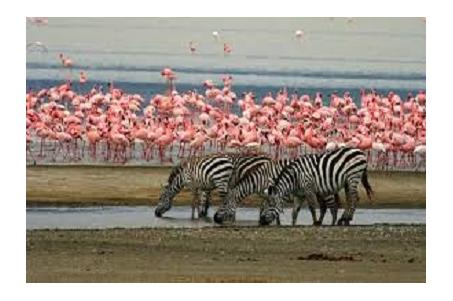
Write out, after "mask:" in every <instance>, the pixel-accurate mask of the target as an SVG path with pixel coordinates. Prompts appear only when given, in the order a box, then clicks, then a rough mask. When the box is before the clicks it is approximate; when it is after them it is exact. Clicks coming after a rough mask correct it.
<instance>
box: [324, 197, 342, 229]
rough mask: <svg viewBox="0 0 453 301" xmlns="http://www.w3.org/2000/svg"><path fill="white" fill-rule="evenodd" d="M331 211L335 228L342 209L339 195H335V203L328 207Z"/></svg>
mask: <svg viewBox="0 0 453 301" xmlns="http://www.w3.org/2000/svg"><path fill="white" fill-rule="evenodd" d="M327 207H329V209H330V214H331V215H332V224H331V225H332V226H335V224H336V223H337V215H338V208H339V207H340V196H339V195H338V193H335V194H334V203H333V204H331V206H330V205H327Z"/></svg>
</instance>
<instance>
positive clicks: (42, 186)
mask: <svg viewBox="0 0 453 301" xmlns="http://www.w3.org/2000/svg"><path fill="white" fill-rule="evenodd" d="M170 169H171V167H170V166H115V165H113V166H112V165H109V166H105V165H104V166H101V165H100V166H97V165H96V166H93V165H55V166H54V165H36V166H27V167H26V197H27V203H26V205H27V207H39V206H69V207H76V206H103V205H104V206H117V205H121V206H124V205H126V206H140V205H148V206H154V205H156V204H157V201H158V198H159V194H160V192H161V184H164V183H165V182H166V181H167V178H168V175H169V173H170ZM369 181H370V183H371V186H372V188H373V190H374V202H373V203H369V202H368V201H367V198H366V194H365V190H364V189H363V187H361V186H359V187H361V188H360V189H359V192H360V194H359V195H360V201H359V204H358V208H400V209H405V208H426V174H425V173H424V172H408V171H369ZM340 196H341V198H342V200H343V201H344V194H343V193H341V194H340ZM219 202H220V201H219V199H218V196H217V193H216V192H213V204H214V205H218V204H219ZM259 203H260V198H259V197H258V196H250V197H248V198H246V199H245V200H244V201H243V203H242V205H241V206H243V207H257V206H258V204H259ZM190 204H191V196H190V191H188V190H186V189H185V190H183V191H181V193H179V194H178V195H177V197H176V198H175V200H174V205H175V206H181V205H190Z"/></svg>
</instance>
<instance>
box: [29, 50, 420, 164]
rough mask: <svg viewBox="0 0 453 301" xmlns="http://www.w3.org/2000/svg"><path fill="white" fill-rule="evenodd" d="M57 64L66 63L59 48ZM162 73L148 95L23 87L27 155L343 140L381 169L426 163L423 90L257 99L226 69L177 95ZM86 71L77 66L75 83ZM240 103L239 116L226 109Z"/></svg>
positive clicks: (161, 155)
mask: <svg viewBox="0 0 453 301" xmlns="http://www.w3.org/2000/svg"><path fill="white" fill-rule="evenodd" d="M60 59H61V62H62V65H63V66H64V67H66V68H70V67H72V61H71V60H70V59H69V58H67V57H65V56H64V55H63V54H61V55H60ZM161 75H162V77H163V79H165V81H166V84H167V89H166V91H165V93H163V94H157V95H154V96H153V97H152V98H151V99H150V100H149V101H146V100H145V99H143V97H141V96H140V95H138V94H128V93H126V92H125V91H123V90H121V89H119V88H118V87H115V86H114V85H113V83H110V84H109V85H108V89H107V91H103V89H102V88H100V87H98V86H96V85H94V86H93V88H92V89H91V90H90V91H89V92H88V93H86V94H78V93H77V92H76V91H74V90H73V88H72V84H71V81H70V80H69V81H66V82H65V83H63V84H61V85H59V86H55V87H51V88H49V89H42V90H40V91H33V90H30V91H28V92H27V93H26V138H27V143H26V145H27V159H28V160H32V161H33V162H35V163H36V162H39V161H40V160H45V159H47V160H49V161H51V162H57V161H62V162H77V161H80V160H89V161H90V160H91V161H92V162H99V161H105V162H114V163H126V162H128V161H131V160H138V161H143V162H147V161H152V160H154V161H156V160H158V161H159V163H164V162H173V160H175V159H176V160H177V159H180V158H186V157H190V156H197V155H203V154H206V153H212V152H222V151H248V150H259V151H262V152H268V153H270V154H272V155H273V156H275V158H281V157H285V156H287V157H294V156H298V155H301V154H303V153H312V152H322V151H325V150H329V149H334V148H337V147H341V146H344V145H347V146H353V147H357V148H360V149H362V150H365V151H367V152H368V154H369V161H370V166H372V167H374V168H378V169H388V168H393V169H394V168H399V169H411V168H412V169H414V168H415V169H417V168H420V167H424V164H425V162H424V161H425V159H424V158H425V153H426V146H425V144H426V94H425V92H424V91H419V93H418V94H417V95H411V94H409V95H407V98H406V99H404V100H402V99H401V97H400V96H399V95H397V94H395V93H393V92H389V93H388V94H387V95H380V94H378V93H377V92H376V91H373V90H371V91H364V90H362V91H361V93H360V101H359V103H360V105H359V106H358V105H356V103H355V102H354V100H353V99H352V97H351V95H350V94H349V93H348V92H346V93H345V94H344V95H337V94H335V93H333V94H331V95H330V97H329V99H326V98H324V96H323V95H322V94H321V93H317V94H316V95H313V96H310V95H298V94H296V93H293V94H291V93H288V91H287V90H286V89H281V90H280V91H279V92H278V93H276V94H274V95H273V94H272V93H268V94H267V95H266V96H265V97H264V98H263V99H257V98H256V96H255V95H254V93H253V92H247V93H243V94H242V95H240V96H238V95H236V93H235V92H234V91H233V78H232V76H224V77H223V78H222V82H223V83H222V84H221V85H215V84H214V82H213V81H212V80H206V81H204V82H203V87H204V89H205V91H204V93H202V94H199V93H197V92H195V91H187V92H184V93H179V92H178V91H177V90H176V89H175V83H174V81H175V79H176V75H175V73H174V72H173V71H172V70H171V69H169V68H165V69H163V70H162V72H161ZM86 81H87V77H86V74H85V73H84V72H81V74H80V83H83V84H85V83H86ZM235 106H237V107H238V108H239V114H235V113H234V111H237V110H232V109H233V108H237V107H235Z"/></svg>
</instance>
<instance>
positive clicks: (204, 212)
mask: <svg viewBox="0 0 453 301" xmlns="http://www.w3.org/2000/svg"><path fill="white" fill-rule="evenodd" d="M209 206H211V191H202V192H201V213H200V214H201V215H200V216H201V217H207V216H208V210H209Z"/></svg>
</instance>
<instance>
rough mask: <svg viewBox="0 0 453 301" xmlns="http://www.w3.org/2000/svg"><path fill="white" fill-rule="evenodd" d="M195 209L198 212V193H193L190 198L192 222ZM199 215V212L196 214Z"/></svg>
mask: <svg viewBox="0 0 453 301" xmlns="http://www.w3.org/2000/svg"><path fill="white" fill-rule="evenodd" d="M195 207H197V211H198V192H197V191H195V192H194V193H193V196H192V220H194V219H195ZM198 214H199V212H198Z"/></svg>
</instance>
